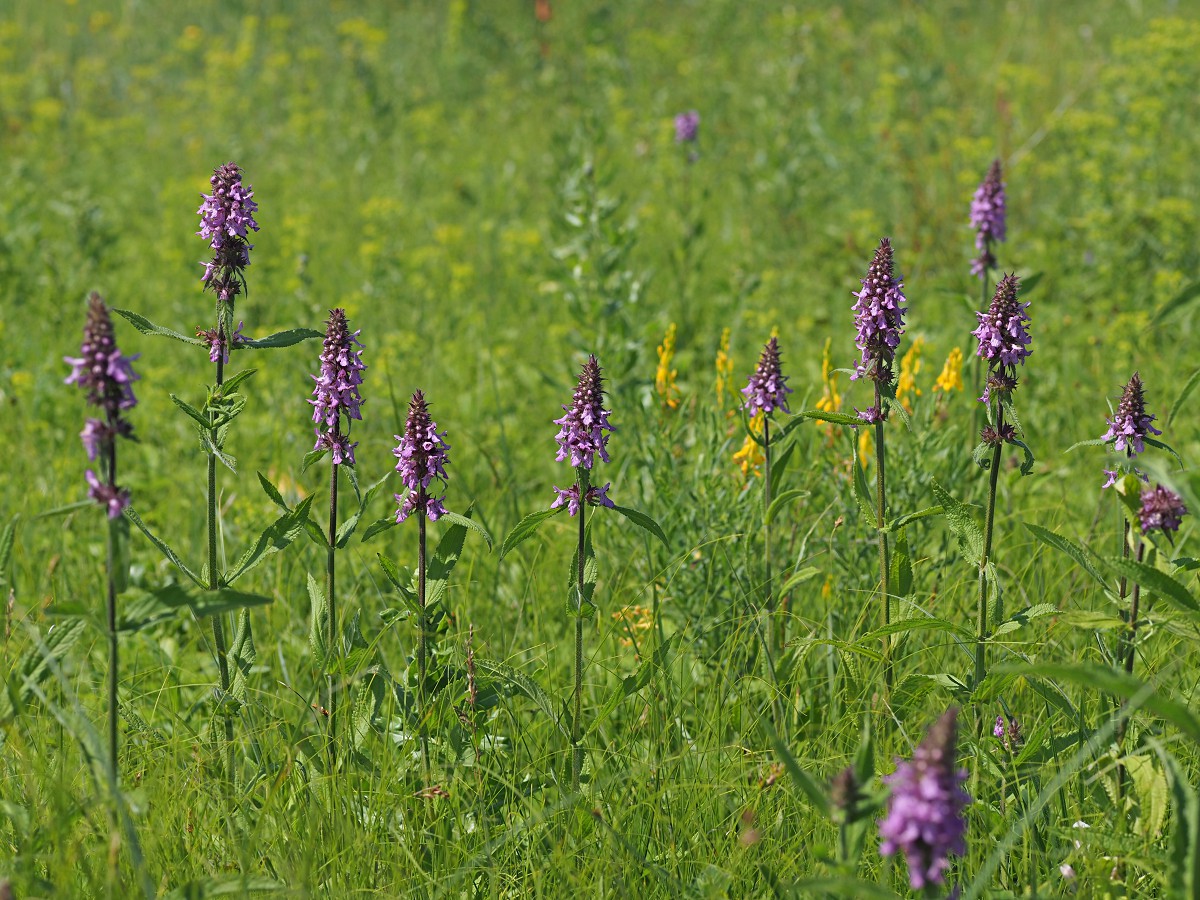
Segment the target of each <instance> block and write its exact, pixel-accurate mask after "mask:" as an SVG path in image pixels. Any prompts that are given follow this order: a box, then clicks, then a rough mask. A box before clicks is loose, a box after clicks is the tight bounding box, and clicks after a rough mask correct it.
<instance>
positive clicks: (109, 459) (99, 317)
mask: <svg viewBox="0 0 1200 900" xmlns="http://www.w3.org/2000/svg"><path fill="white" fill-rule="evenodd" d="M63 359H64V361H65V362H67V363H69V364H70V366H71V374H70V375H68V376H67V377H66V379H65V381H66V383H67V384H76V385H79V387H81V388H83V389H84V390H85V391H87V402H88V403H89V404H90V405H92V406H97V407H99V408H100V409H102V410H104V418H102V419H101V418H89V419H88V420H87V422H86V423H85V424H84V426H83V430H82V431H81V432H80V433H79V438H80V440H81V441H82V442H83V448H84V450H85V451H86V453H87V457H88V459H89V460H92V461H95V460H97V459H99V460H100V461H101V462H102V463H103V465H104V468H105V470H106V471H107V473H108V480H107V482H103V481H101V480H100V478H99V476H97V475H96V473H95V472H93V471H92V470H91V469H89V470H88V471H87V473H86V479H87V483H88V496H89V497H91V498H92V499H93V500H95V501H96V502H97V503H99V504H101V505H102V506H104V507H105V508H106V509H107V511H108V515H109V518H113V519H115V518H116V517H117V516H119V515H120V514H121V510H122V509H124V508H125V507H126V506H128V505H129V492H128V491H126V490H124V489H122V488H119V487H117V485H116V484H114V483H113V472H115V471H116V452H117V451H116V440H117V438H118V437H127V438H128V437H132V436H133V426H132V425H130V423H129V421H128V420H127V419H126V418H125V416H124V412H125V411H126V410H128V409H132V408H133V407H134V406H135V405H137V398H136V397H134V395H133V382H135V381H137V380H138V376H137V374H136V373H135V372H134V371H133V365H132V363H133V361H134V360H135V359H137V357H136V356H125V355H123V354H122V353H121V351H120V349H119V348H118V347H117V341H116V337H115V335H114V334H113V326H112V318H111V317H110V316H109V314H108V307H107V306H105V305H104V300H103V299H101V297H100V295H99V294H97V293H96V292H94V291H93V292H92V293H91V294H90V295H89V296H88V314H87V322H86V323H85V324H84V328H83V343H82V344H81V345H80V348H79V356H78V357H72V356H67V357H63Z"/></svg>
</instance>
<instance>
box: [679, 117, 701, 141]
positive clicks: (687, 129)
mask: <svg viewBox="0 0 1200 900" xmlns="http://www.w3.org/2000/svg"><path fill="white" fill-rule="evenodd" d="M699 136H700V113H698V112H696V111H695V110H694V109H693V110H690V111H689V112H685V113H680V114H679V115H677V116H676V117H675V143H677V144H692V143H695V141H696V138H698V137H699Z"/></svg>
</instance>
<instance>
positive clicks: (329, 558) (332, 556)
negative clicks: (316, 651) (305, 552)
mask: <svg viewBox="0 0 1200 900" xmlns="http://www.w3.org/2000/svg"><path fill="white" fill-rule="evenodd" d="M340 425H341V417H340V416H339V418H338V421H337V422H335V423H334V425H333V434H334V441H335V443H336V440H337V436H338V429H339V427H340ZM337 503H338V464H337V463H332V464H331V465H330V466H329V547H328V548H327V549H326V551H325V587H326V595H327V596H328V598H329V620H328V621H327V622H326V623H325V636H326V643H325V646H326V647H327V648H328V653H329V656H330V658H329V659H328V660H326V672H327V673H328V674H327V675H326V677H325V683H326V689H327V691H328V694H329V736H330V738H331V739H332V738H335V737H336V735H337V718H336V717H337V690H338V685H337V678H338V677H339V676H340V674H341V672H340V667H339V666H338V662H339V660H340V659H341V654H340V653H339V652H338V650H337V648H338V639H337V621H338V618H337V579H336V561H337V552H336V551H337Z"/></svg>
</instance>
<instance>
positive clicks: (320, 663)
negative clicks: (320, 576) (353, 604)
mask: <svg viewBox="0 0 1200 900" xmlns="http://www.w3.org/2000/svg"><path fill="white" fill-rule="evenodd" d="M328 619H329V601H328V600H327V599H326V598H325V592H324V591H323V590H321V586H320V585H319V584H317V580H316V579H315V578H313V577H312V574H311V573H309V575H308V646H309V647H310V648H311V650H312V655H313V664H314V665H316V667H317V671H319V672H325V671H326V670H327V667H328V661H329V638H328V633H327V630H328V627H329V623H328Z"/></svg>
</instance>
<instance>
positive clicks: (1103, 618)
mask: <svg viewBox="0 0 1200 900" xmlns="http://www.w3.org/2000/svg"><path fill="white" fill-rule="evenodd" d="M1058 621H1059V624H1061V625H1065V626H1067V627H1068V628H1088V629H1091V630H1094V631H1117V630H1120V629H1124V628H1128V627H1129V624H1128V623H1127V622H1125V620H1124V619H1121V618H1120V617H1118V616H1113V615H1109V614H1108V613H1103V612H1097V611H1095V610H1091V609H1068V610H1064V611H1063V612H1062V613H1060V614H1059V616H1058Z"/></svg>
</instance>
